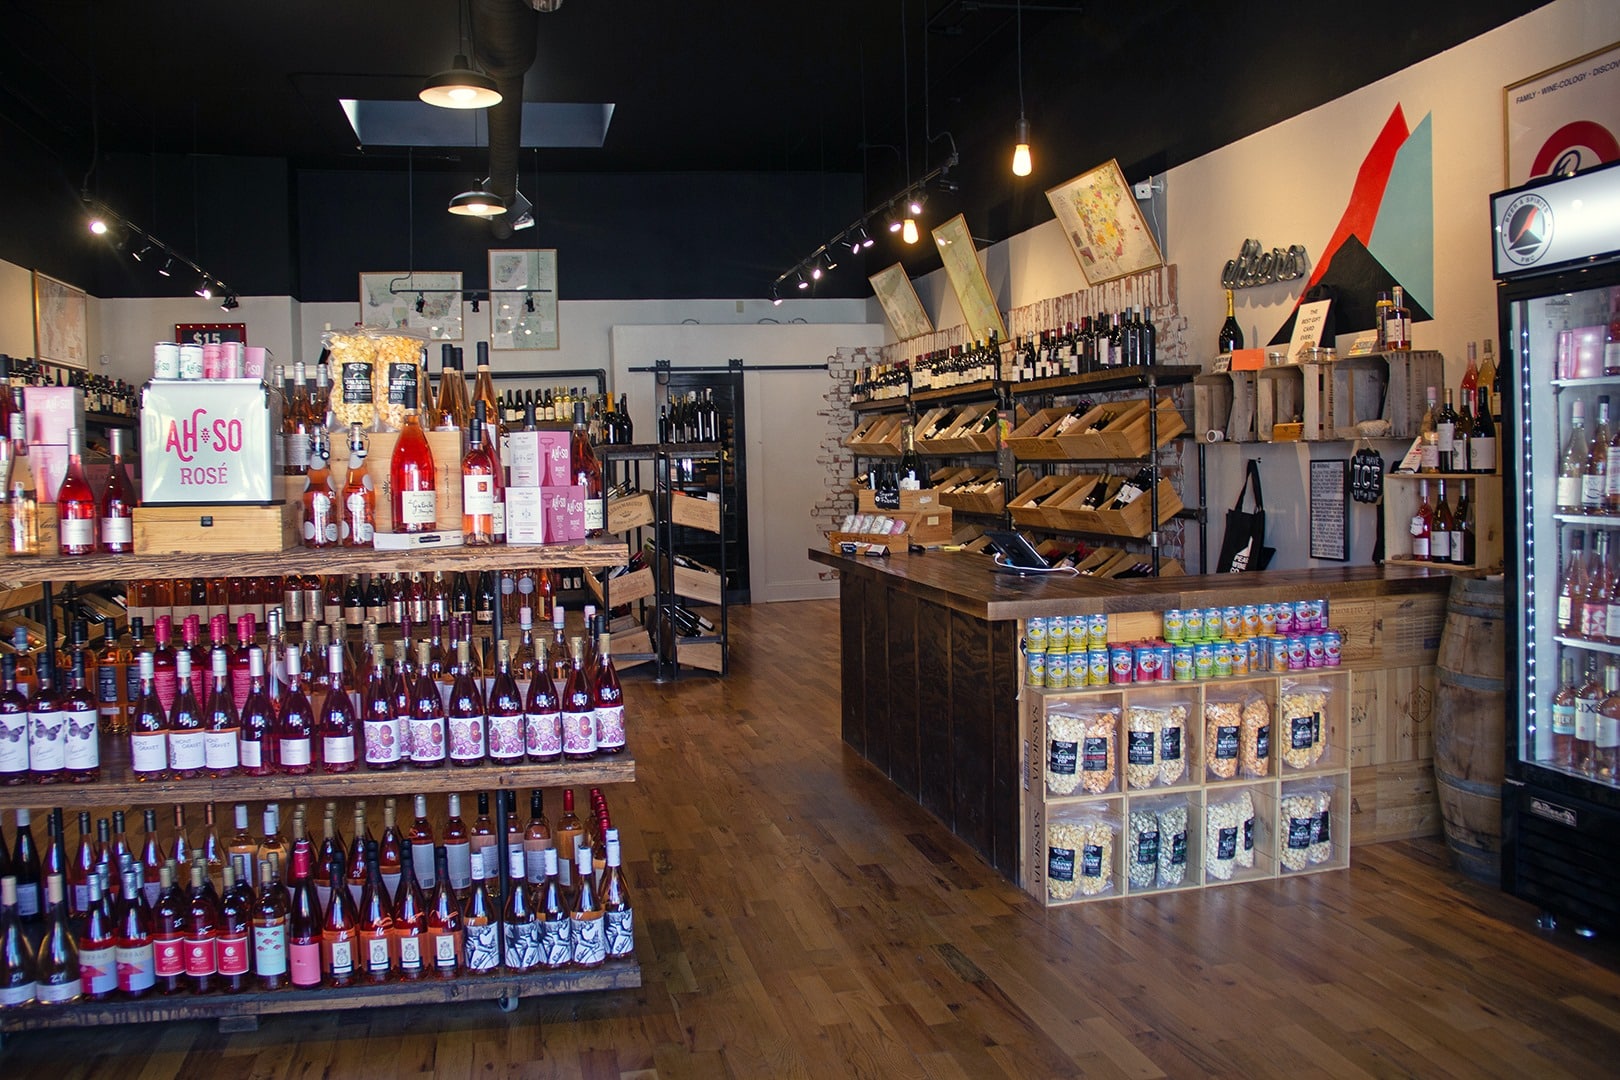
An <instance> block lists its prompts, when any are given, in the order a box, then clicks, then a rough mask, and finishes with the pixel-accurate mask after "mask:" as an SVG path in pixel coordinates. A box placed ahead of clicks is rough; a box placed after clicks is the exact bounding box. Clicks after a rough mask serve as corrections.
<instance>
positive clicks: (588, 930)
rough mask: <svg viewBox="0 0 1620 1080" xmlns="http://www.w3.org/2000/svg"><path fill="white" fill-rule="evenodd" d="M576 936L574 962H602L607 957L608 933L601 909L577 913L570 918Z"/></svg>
mask: <svg viewBox="0 0 1620 1080" xmlns="http://www.w3.org/2000/svg"><path fill="white" fill-rule="evenodd" d="M569 922H570V923H571V925H572V931H573V938H574V963H576V964H600V963H601V962H602V961H603V960H606V959H607V934H606V927H605V926H604V925H603V919H602V913H601V912H600V911H592V912H587V913H586V914H584V915H575V916H574V917H573V918H572V919H570V920H569Z"/></svg>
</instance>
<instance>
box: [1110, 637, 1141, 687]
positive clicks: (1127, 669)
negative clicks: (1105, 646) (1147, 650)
mask: <svg viewBox="0 0 1620 1080" xmlns="http://www.w3.org/2000/svg"><path fill="white" fill-rule="evenodd" d="M1135 667H1136V650H1135V649H1133V648H1131V647H1130V646H1129V645H1114V646H1111V647H1110V648H1109V650H1108V681H1109V682H1112V683H1128V682H1130V681H1131V673H1132V672H1133V670H1134V669H1135Z"/></svg>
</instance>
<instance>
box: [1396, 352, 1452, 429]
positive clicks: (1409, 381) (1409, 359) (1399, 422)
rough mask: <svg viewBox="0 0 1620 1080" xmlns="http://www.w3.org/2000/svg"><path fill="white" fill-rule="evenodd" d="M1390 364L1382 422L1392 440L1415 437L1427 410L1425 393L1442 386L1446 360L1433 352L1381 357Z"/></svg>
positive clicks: (1444, 383) (1397, 353)
mask: <svg viewBox="0 0 1620 1080" xmlns="http://www.w3.org/2000/svg"><path fill="white" fill-rule="evenodd" d="M1381 355H1382V357H1383V360H1384V362H1385V363H1386V364H1388V365H1389V389H1388V391H1387V392H1386V393H1385V394H1384V419H1385V420H1388V421H1389V435H1390V438H1392V439H1411V438H1415V437H1416V436H1417V433H1418V428H1419V427H1420V426H1422V423H1423V414H1424V413H1425V412H1427V411H1428V407H1429V402H1428V390H1429V387H1431V386H1432V387H1434V388H1435V389H1436V391H1438V390H1440V389H1442V388H1444V387H1445V385H1446V382H1445V367H1446V361H1445V357H1444V356H1442V355H1441V354H1440V352H1439V351H1438V350H1435V349H1421V350H1419V349H1415V350H1413V351H1411V352H1392V353H1383V354H1381Z"/></svg>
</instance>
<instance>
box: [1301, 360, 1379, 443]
mask: <svg viewBox="0 0 1620 1080" xmlns="http://www.w3.org/2000/svg"><path fill="white" fill-rule="evenodd" d="M1300 371H1301V372H1302V373H1303V375H1304V381H1305V389H1304V393H1305V400H1304V409H1305V412H1304V416H1303V417H1302V420H1303V422H1304V425H1305V428H1304V438H1305V440H1306V441H1307V442H1314V441H1318V440H1323V439H1355V438H1358V437H1360V435H1361V432H1360V431H1359V430H1358V429H1357V427H1356V425H1357V424H1360V423H1361V422H1362V421H1364V420H1376V419H1378V418H1379V417H1380V415H1381V414H1382V412H1383V408H1384V382H1385V379H1386V376H1387V374H1388V371H1389V368H1388V366H1387V365H1386V364H1385V363H1384V361H1383V360H1381V359H1378V358H1376V357H1359V358H1351V359H1345V360H1338V361H1335V362H1333V363H1330V364H1301V365H1300Z"/></svg>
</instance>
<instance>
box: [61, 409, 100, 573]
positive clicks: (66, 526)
mask: <svg viewBox="0 0 1620 1080" xmlns="http://www.w3.org/2000/svg"><path fill="white" fill-rule="evenodd" d="M67 436H68V467H67V473H66V475H64V476H63V477H62V486H61V488H60V489H59V490H58V491H57V495H56V516H57V550H58V551H60V552H61V553H62V554H63V555H92V554H94V553H95V550H96V519H97V518H98V516H99V514H98V512H97V509H96V495H95V492H94V491H92V490H91V489H90V481H89V480H88V479H86V477H85V475H84V433H83V432H82V431H80V430H79V429H78V428H76V427H70V428H68V433H67Z"/></svg>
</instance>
